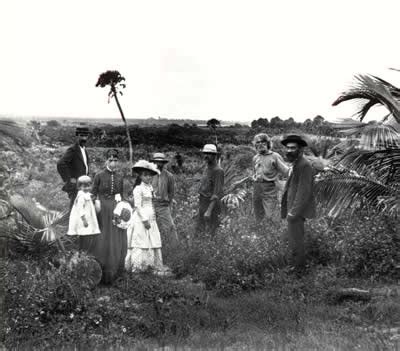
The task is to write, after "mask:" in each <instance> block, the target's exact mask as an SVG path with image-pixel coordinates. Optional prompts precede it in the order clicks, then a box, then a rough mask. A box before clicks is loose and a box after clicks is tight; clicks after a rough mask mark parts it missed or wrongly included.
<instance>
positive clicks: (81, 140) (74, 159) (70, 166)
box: [57, 127, 90, 208]
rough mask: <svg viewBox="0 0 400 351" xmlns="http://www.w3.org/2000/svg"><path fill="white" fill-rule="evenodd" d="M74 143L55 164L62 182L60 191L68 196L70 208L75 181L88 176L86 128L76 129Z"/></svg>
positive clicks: (87, 133)
mask: <svg viewBox="0 0 400 351" xmlns="http://www.w3.org/2000/svg"><path fill="white" fill-rule="evenodd" d="M75 135H76V143H75V144H74V145H73V146H71V147H69V148H68V149H67V151H66V152H65V154H64V155H63V156H62V157H61V158H60V160H59V161H58V162H57V171H58V173H59V174H60V176H61V178H62V180H63V181H64V186H63V187H62V190H63V191H65V192H66V193H67V194H68V197H69V199H70V208H71V207H72V205H73V203H74V201H75V197H76V194H77V188H76V180H77V179H78V178H79V177H80V176H82V175H88V174H89V163H90V162H89V156H88V153H87V151H86V143H87V140H88V138H89V135H90V132H89V129H88V128H86V127H78V128H76V132H75Z"/></svg>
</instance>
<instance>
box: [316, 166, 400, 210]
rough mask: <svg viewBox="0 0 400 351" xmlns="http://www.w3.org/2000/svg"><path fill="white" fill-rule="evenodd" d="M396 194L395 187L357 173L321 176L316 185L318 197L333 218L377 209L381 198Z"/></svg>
mask: <svg viewBox="0 0 400 351" xmlns="http://www.w3.org/2000/svg"><path fill="white" fill-rule="evenodd" d="M395 193H396V190H395V188H394V187H391V186H389V185H385V184H382V183H381V182H378V181H375V180H372V179H370V178H367V177H365V176H361V175H357V174H356V173H355V172H353V173H344V174H339V175H338V174H334V175H333V174H328V175H324V176H320V177H319V178H317V179H316V183H315V194H316V197H317V199H318V201H319V203H320V204H322V205H323V207H325V208H326V209H327V210H328V214H329V215H330V216H332V217H336V216H338V215H339V214H341V213H343V212H344V211H354V210H355V209H357V208H361V207H368V206H372V207H375V208H377V207H379V205H380V203H379V199H380V198H382V197H387V196H392V195H393V194H395Z"/></svg>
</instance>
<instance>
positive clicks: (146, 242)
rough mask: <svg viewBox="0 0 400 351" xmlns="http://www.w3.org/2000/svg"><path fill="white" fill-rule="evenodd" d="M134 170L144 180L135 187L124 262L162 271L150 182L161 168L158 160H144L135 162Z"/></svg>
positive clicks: (131, 267)
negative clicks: (158, 166)
mask: <svg viewBox="0 0 400 351" xmlns="http://www.w3.org/2000/svg"><path fill="white" fill-rule="evenodd" d="M132 170H133V171H134V172H137V173H138V175H139V178H140V181H141V182H140V184H139V185H136V187H135V188H134V189H133V198H134V203H135V212H134V214H133V218H132V225H131V226H130V228H128V254H127V256H126V260H125V266H126V268H127V269H128V270H131V271H140V270H145V269H146V268H147V267H148V266H150V267H153V268H154V269H156V270H157V271H160V272H161V271H162V270H163V262H162V255H161V238H160V232H159V230H158V227H157V222H156V217H155V213H154V208H153V203H152V198H153V187H152V185H151V183H152V179H153V176H154V175H156V174H159V173H160V172H159V170H158V169H157V166H156V165H155V164H153V163H150V162H148V161H145V160H140V161H138V162H136V164H135V165H134V166H133V168H132Z"/></svg>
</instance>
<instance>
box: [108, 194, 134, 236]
mask: <svg viewBox="0 0 400 351" xmlns="http://www.w3.org/2000/svg"><path fill="white" fill-rule="evenodd" d="M113 215H114V220H113V223H114V225H116V226H117V227H118V228H121V229H127V228H128V227H129V225H130V224H131V222H132V217H133V209H132V207H131V205H130V204H129V203H128V202H126V201H120V202H118V203H117V206H115V208H114V211H113ZM116 218H118V219H119V220H118V221H116V220H115V219H116Z"/></svg>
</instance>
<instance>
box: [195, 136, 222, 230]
mask: <svg viewBox="0 0 400 351" xmlns="http://www.w3.org/2000/svg"><path fill="white" fill-rule="evenodd" d="M202 153H203V156H204V160H205V161H206V163H207V168H206V169H205V172H204V174H203V176H202V178H201V181H200V189H199V213H198V220H197V230H196V234H199V233H200V232H204V231H207V232H208V233H209V234H211V235H212V236H214V235H215V232H216V230H217V228H218V226H219V215H220V213H221V198H222V196H223V193H224V171H223V169H222V168H221V167H220V166H219V165H218V162H217V157H218V151H217V147H216V146H215V145H214V144H206V145H204V147H203V149H202Z"/></svg>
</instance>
